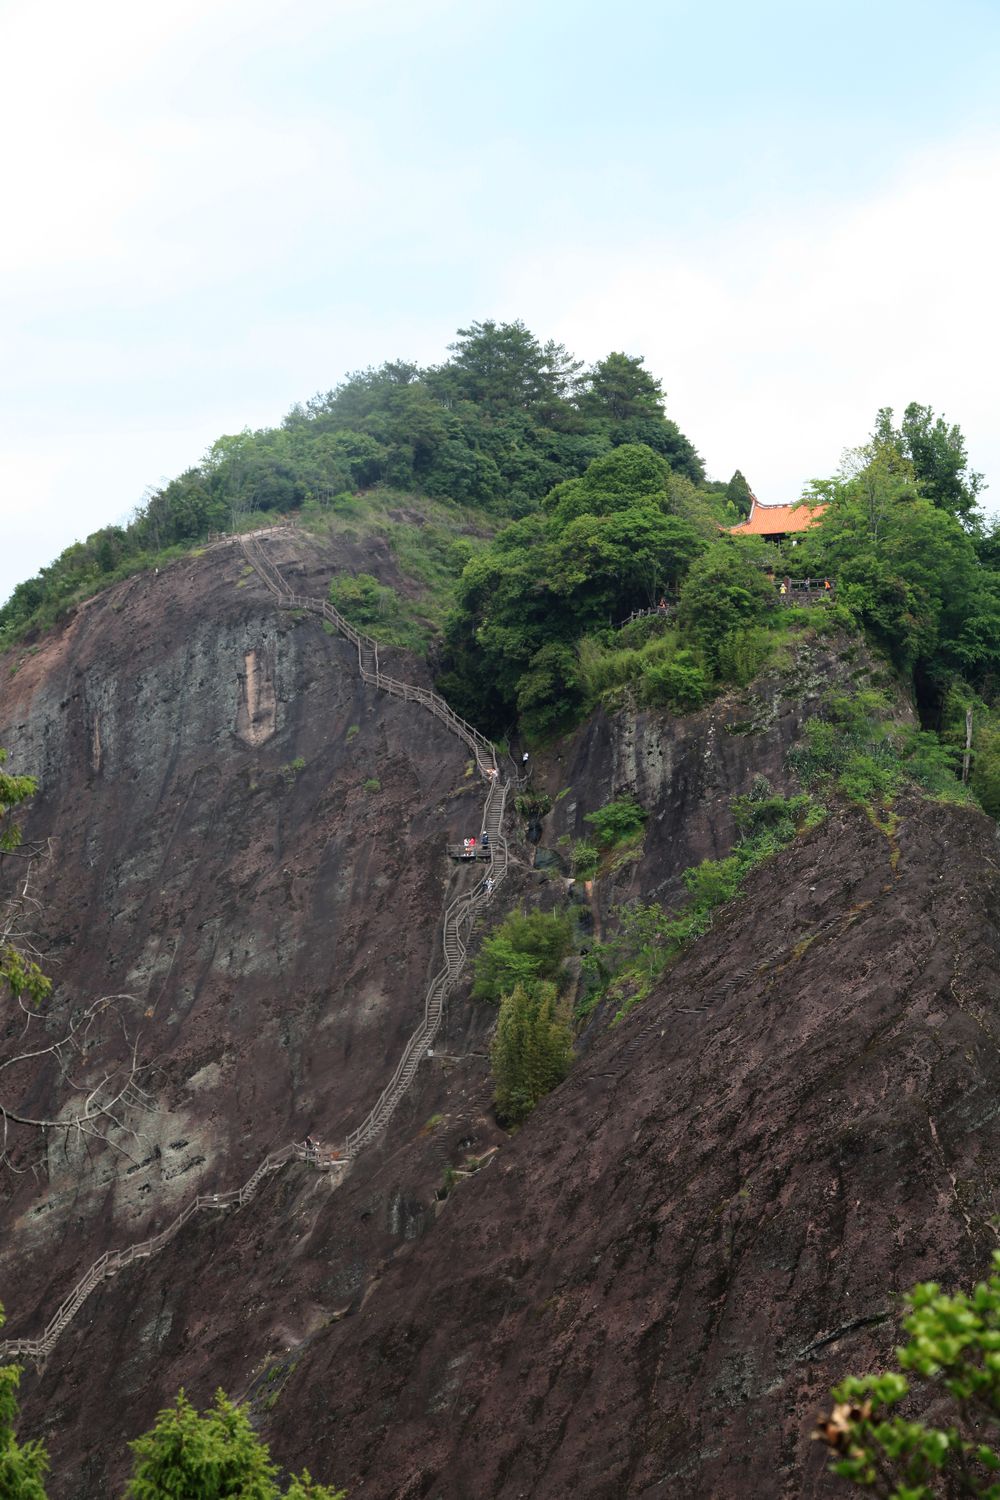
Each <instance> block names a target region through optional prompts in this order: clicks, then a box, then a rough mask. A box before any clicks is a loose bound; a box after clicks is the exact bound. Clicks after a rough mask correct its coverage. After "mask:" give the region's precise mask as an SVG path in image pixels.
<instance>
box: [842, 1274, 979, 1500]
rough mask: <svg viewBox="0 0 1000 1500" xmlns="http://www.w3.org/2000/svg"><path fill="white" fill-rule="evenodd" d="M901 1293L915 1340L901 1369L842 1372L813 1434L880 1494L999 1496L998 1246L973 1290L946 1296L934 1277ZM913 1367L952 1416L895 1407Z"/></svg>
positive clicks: (846, 1472)
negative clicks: (942, 1421) (940, 1419)
mask: <svg viewBox="0 0 1000 1500" xmlns="http://www.w3.org/2000/svg"><path fill="white" fill-rule="evenodd" d="M904 1300H905V1305H906V1308H907V1313H906V1316H905V1317H904V1318H903V1328H904V1329H905V1331H906V1333H907V1334H908V1335H909V1342H908V1343H907V1344H906V1345H905V1346H904V1347H903V1348H901V1349H899V1350H897V1359H898V1363H899V1366H900V1369H898V1370H889V1371H886V1372H885V1373H883V1374H881V1375H863V1376H860V1377H859V1376H849V1377H848V1378H847V1379H846V1380H842V1381H841V1383H840V1384H839V1385H838V1386H835V1387H834V1389H833V1398H834V1402H835V1403H836V1404H835V1405H834V1407H833V1410H832V1411H831V1412H830V1414H829V1415H824V1416H822V1417H820V1420H819V1423H818V1425H817V1427H816V1431H815V1433H814V1434H813V1435H814V1437H816V1438H817V1439H819V1440H820V1441H821V1442H824V1443H826V1444H827V1446H828V1447H830V1448H832V1449H833V1451H834V1453H835V1454H836V1455H837V1457H836V1458H835V1460H834V1462H833V1464H832V1465H831V1472H832V1473H834V1474H836V1475H839V1476H840V1478H842V1479H846V1480H849V1481H850V1482H851V1483H852V1484H853V1485H855V1486H856V1487H857V1488H859V1489H863V1490H867V1491H868V1492H869V1493H870V1494H873V1495H877V1496H881V1497H883V1500H952V1497H954V1500H958V1497H959V1496H976V1497H980V1500H1000V1453H998V1452H997V1450H996V1449H995V1448H994V1447H993V1446H992V1444H991V1442H984V1441H983V1438H984V1436H986V1437H991V1438H992V1439H993V1441H995V1431H996V1427H997V1425H998V1424H1000V1251H994V1253H993V1274H992V1275H991V1276H990V1278H989V1280H988V1281H987V1282H984V1283H980V1284H979V1285H978V1286H977V1287H976V1288H975V1290H974V1291H973V1292H972V1294H971V1295H966V1294H965V1293H964V1292H956V1293H955V1294H954V1295H953V1296H949V1295H948V1294H947V1293H945V1292H942V1291H941V1289H940V1287H939V1286H938V1285H937V1284H936V1283H935V1282H933V1281H929V1282H924V1283H922V1284H920V1285H918V1286H915V1287H914V1288H913V1290H912V1291H911V1292H910V1293H909V1294H908V1295H907V1297H906V1298H905V1299H904ZM902 1371H906V1372H907V1373H906V1374H903V1373H902ZM908 1377H915V1378H916V1380H917V1382H918V1383H919V1384H921V1385H923V1386H924V1387H925V1388H926V1389H927V1390H928V1391H929V1393H930V1394H931V1395H932V1396H933V1397H934V1398H935V1410H936V1411H938V1410H941V1405H942V1403H943V1402H947V1403H948V1408H947V1417H948V1418H949V1419H950V1420H949V1423H948V1425H947V1426H945V1427H933V1426H930V1425H929V1424H927V1423H925V1422H922V1421H920V1420H919V1419H910V1418H907V1417H904V1416H901V1415H899V1414H898V1413H897V1412H896V1410H895V1408H897V1407H898V1406H899V1405H900V1403H901V1402H903V1401H905V1399H906V1397H907V1396H908V1395H909V1394H910V1379H909V1378H908Z"/></svg>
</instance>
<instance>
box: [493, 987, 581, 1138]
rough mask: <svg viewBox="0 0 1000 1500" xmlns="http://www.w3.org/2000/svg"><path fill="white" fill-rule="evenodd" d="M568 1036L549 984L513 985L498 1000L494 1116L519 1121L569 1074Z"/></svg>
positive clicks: (565, 1021)
mask: <svg viewBox="0 0 1000 1500" xmlns="http://www.w3.org/2000/svg"><path fill="white" fill-rule="evenodd" d="M572 1050H573V1040H572V1034H571V1032H570V1027H569V1018H568V1016H567V1014H566V1011H565V1009H564V1008H563V1007H562V1006H560V1004H559V998H558V991H557V989H556V986H555V985H554V984H549V983H545V982H541V983H536V984H534V985H532V986H531V987H527V986H525V985H523V984H516V985H515V986H514V989H513V990H512V992H511V993H510V994H509V995H505V996H504V997H503V999H502V1001H501V1002H500V1014H499V1016H498V1018H497V1029H496V1032H495V1034H494V1037H493V1041H492V1044H491V1046H490V1062H491V1064H492V1068H493V1081H494V1095H493V1098H494V1102H495V1104H496V1107H497V1114H498V1115H499V1116H500V1118H501V1119H502V1120H504V1121H506V1122H507V1123H509V1124H511V1125H516V1124H519V1123H520V1122H521V1121H522V1120H523V1119H525V1118H526V1116H527V1115H529V1114H530V1113H531V1111H532V1110H533V1109H534V1107H535V1105H536V1104H537V1103H538V1102H539V1100H540V1099H543V1098H544V1097H545V1095H546V1094H548V1093H550V1092H551V1090H552V1089H554V1088H555V1086H556V1084H557V1083H561V1082H562V1080H563V1079H564V1078H565V1077H566V1074H567V1073H568V1072H569V1066H570V1060H571V1057H572Z"/></svg>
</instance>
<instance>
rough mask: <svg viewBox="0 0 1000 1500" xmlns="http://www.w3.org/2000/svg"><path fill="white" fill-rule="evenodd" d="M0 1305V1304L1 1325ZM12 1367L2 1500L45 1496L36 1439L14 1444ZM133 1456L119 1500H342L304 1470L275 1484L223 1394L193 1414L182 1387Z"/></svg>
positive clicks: (0, 1393) (255, 1441)
mask: <svg viewBox="0 0 1000 1500" xmlns="http://www.w3.org/2000/svg"><path fill="white" fill-rule="evenodd" d="M2 1326H3V1308H2V1307H0V1327H2ZM20 1378H21V1370H20V1367H19V1366H18V1365H4V1366H0V1496H3V1500H46V1496H45V1476H46V1474H47V1473H48V1471H49V1458H48V1454H47V1452H46V1450H45V1447H44V1445H43V1444H42V1443H39V1442H36V1441H28V1442H26V1443H19V1442H18V1440H17V1436H16V1433H15V1431H14V1424H15V1422H16V1421H17V1410H18V1408H17V1388H18V1385H19V1383H20ZM129 1447H130V1448H131V1449H132V1452H133V1454H134V1455H135V1463H134V1465H133V1468H132V1477H131V1478H130V1480H129V1482H128V1484H127V1485H126V1487H125V1490H124V1492H123V1500H188V1497H190V1500H194V1497H197V1500H232V1497H237V1496H242V1497H245V1500H282V1497H284V1500H345V1496H346V1491H345V1490H336V1491H334V1490H332V1489H330V1488H329V1487H328V1486H326V1485H322V1484H317V1483H316V1482H315V1480H313V1478H312V1477H311V1475H310V1474H309V1471H308V1470H307V1469H304V1470H303V1471H302V1473H301V1474H300V1475H298V1476H297V1477H296V1476H294V1475H293V1477H292V1478H291V1479H290V1480H289V1483H288V1486H287V1488H284V1489H283V1488H281V1487H280V1486H279V1484H278V1482H277V1478H278V1467H277V1465H276V1464H273V1463H272V1462H271V1457H270V1453H269V1451H268V1447H267V1444H266V1443H264V1442H262V1441H261V1439H260V1438H259V1437H258V1436H257V1434H256V1433H255V1432H254V1430H253V1428H252V1427H251V1426H250V1421H249V1418H248V1417H247V1414H246V1412H245V1410H244V1409H243V1407H241V1406H234V1405H233V1403H232V1402H231V1401H229V1399H228V1398H227V1397H226V1395H225V1393H224V1392H223V1391H217V1392H216V1394H215V1403H214V1405H213V1406H211V1407H210V1408H209V1410H208V1411H206V1412H203V1413H199V1412H198V1411H196V1410H195V1408H194V1407H193V1406H192V1405H191V1403H190V1402H189V1401H188V1399H187V1397H186V1396H185V1394H184V1392H183V1391H180V1392H179V1393H178V1396H177V1400H176V1401H175V1403H174V1405H173V1406H168V1407H166V1408H165V1409H164V1410H163V1411H161V1412H160V1413H159V1415H158V1417H157V1419H156V1423H155V1425H154V1426H153V1427H152V1428H151V1430H150V1431H149V1432H147V1433H145V1434H144V1435H143V1436H142V1437H140V1438H136V1440H135V1441H134V1442H132V1443H130V1444H129Z"/></svg>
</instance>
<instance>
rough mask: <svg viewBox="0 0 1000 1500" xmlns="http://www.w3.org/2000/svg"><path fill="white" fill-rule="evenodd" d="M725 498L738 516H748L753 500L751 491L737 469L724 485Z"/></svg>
mask: <svg viewBox="0 0 1000 1500" xmlns="http://www.w3.org/2000/svg"><path fill="white" fill-rule="evenodd" d="M726 499H727V500H728V501H729V503H730V505H731V506H732V507H733V509H734V510H735V512H736V514H737V515H738V516H748V515H749V514H750V506H751V502H752V500H753V491H752V490H751V488H750V486H749V485H748V484H747V482H746V480H745V479H744V477H743V475H742V473H741V472H740V470H739V469H737V470H736V473H735V474H734V475H733V477H732V479H731V480H730V481H729V483H728V484H727V485H726Z"/></svg>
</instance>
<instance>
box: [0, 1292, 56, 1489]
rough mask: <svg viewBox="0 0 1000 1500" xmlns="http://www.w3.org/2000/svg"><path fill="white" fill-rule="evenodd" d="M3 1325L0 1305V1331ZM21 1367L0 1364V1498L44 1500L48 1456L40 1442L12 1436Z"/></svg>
mask: <svg viewBox="0 0 1000 1500" xmlns="http://www.w3.org/2000/svg"><path fill="white" fill-rule="evenodd" d="M4 1322H5V1319H4V1312H3V1306H2V1304H0V1328H2V1327H3V1325H4ZM20 1383H21V1367H20V1365H0V1496H2V1497H3V1500H45V1486H44V1484H43V1482H42V1481H43V1480H44V1478H45V1476H46V1474H47V1473H48V1471H49V1457H48V1454H47V1452H46V1450H45V1447H44V1445H43V1444H42V1443H40V1442H37V1441H29V1442H27V1443H19V1442H18V1441H17V1437H16V1435H15V1433H14V1424H15V1422H16V1421H17V1413H18V1405H17V1389H18V1386H19V1385H20Z"/></svg>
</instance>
